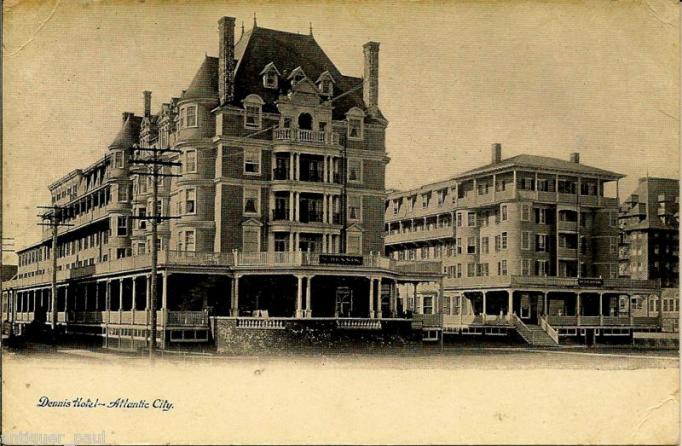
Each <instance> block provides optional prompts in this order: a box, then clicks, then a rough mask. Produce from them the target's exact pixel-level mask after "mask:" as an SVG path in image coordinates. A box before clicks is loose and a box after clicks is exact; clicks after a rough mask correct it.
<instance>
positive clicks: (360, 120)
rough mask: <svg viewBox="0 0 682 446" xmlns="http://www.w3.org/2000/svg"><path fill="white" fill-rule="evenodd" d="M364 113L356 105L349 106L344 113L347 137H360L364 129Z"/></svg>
mask: <svg viewBox="0 0 682 446" xmlns="http://www.w3.org/2000/svg"><path fill="white" fill-rule="evenodd" d="M364 118H365V113H364V112H363V111H362V110H360V109H359V108H357V107H353V108H351V109H350V110H349V111H348V113H346V121H347V122H348V139H362V135H363V131H364V128H363V127H364Z"/></svg>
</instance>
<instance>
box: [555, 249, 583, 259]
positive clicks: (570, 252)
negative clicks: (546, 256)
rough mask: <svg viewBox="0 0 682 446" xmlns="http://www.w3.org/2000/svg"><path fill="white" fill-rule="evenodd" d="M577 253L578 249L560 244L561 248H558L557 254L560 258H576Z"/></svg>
mask: <svg viewBox="0 0 682 446" xmlns="http://www.w3.org/2000/svg"><path fill="white" fill-rule="evenodd" d="M577 255H578V250H577V249H576V248H565V247H561V246H560V247H559V249H557V256H558V257H559V258H560V259H575V258H576V256H577Z"/></svg>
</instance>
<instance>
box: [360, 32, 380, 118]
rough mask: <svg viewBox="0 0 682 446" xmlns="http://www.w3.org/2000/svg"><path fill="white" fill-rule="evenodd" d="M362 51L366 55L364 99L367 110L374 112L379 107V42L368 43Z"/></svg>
mask: <svg viewBox="0 0 682 446" xmlns="http://www.w3.org/2000/svg"><path fill="white" fill-rule="evenodd" d="M362 49H363V52H364V53H365V72H364V76H363V80H362V98H363V99H364V101H365V105H366V106H367V108H368V109H369V110H372V109H376V108H378V106H379V42H367V43H366V44H364V45H363V46H362Z"/></svg>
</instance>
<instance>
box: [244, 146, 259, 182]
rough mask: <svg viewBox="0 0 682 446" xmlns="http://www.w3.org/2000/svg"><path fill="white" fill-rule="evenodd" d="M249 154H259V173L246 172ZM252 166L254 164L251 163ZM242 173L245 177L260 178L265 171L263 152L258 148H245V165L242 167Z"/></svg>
mask: <svg viewBox="0 0 682 446" xmlns="http://www.w3.org/2000/svg"><path fill="white" fill-rule="evenodd" d="M247 153H251V154H254V153H257V154H258V171H257V172H248V171H247V170H246V165H247V162H246V160H247V158H250V157H249V156H247ZM251 164H252V163H251ZM242 171H243V173H244V175H249V176H260V175H261V172H262V171H263V151H262V150H261V149H259V148H257V147H245V148H244V163H243V166H242Z"/></svg>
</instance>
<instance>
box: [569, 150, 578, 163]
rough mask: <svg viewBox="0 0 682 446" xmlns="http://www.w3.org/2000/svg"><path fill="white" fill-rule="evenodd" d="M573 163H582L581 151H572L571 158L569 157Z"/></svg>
mask: <svg viewBox="0 0 682 446" xmlns="http://www.w3.org/2000/svg"><path fill="white" fill-rule="evenodd" d="M569 160H570V161H571V162H572V163H576V164H580V153H578V152H573V153H571V158H570V159H569Z"/></svg>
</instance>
